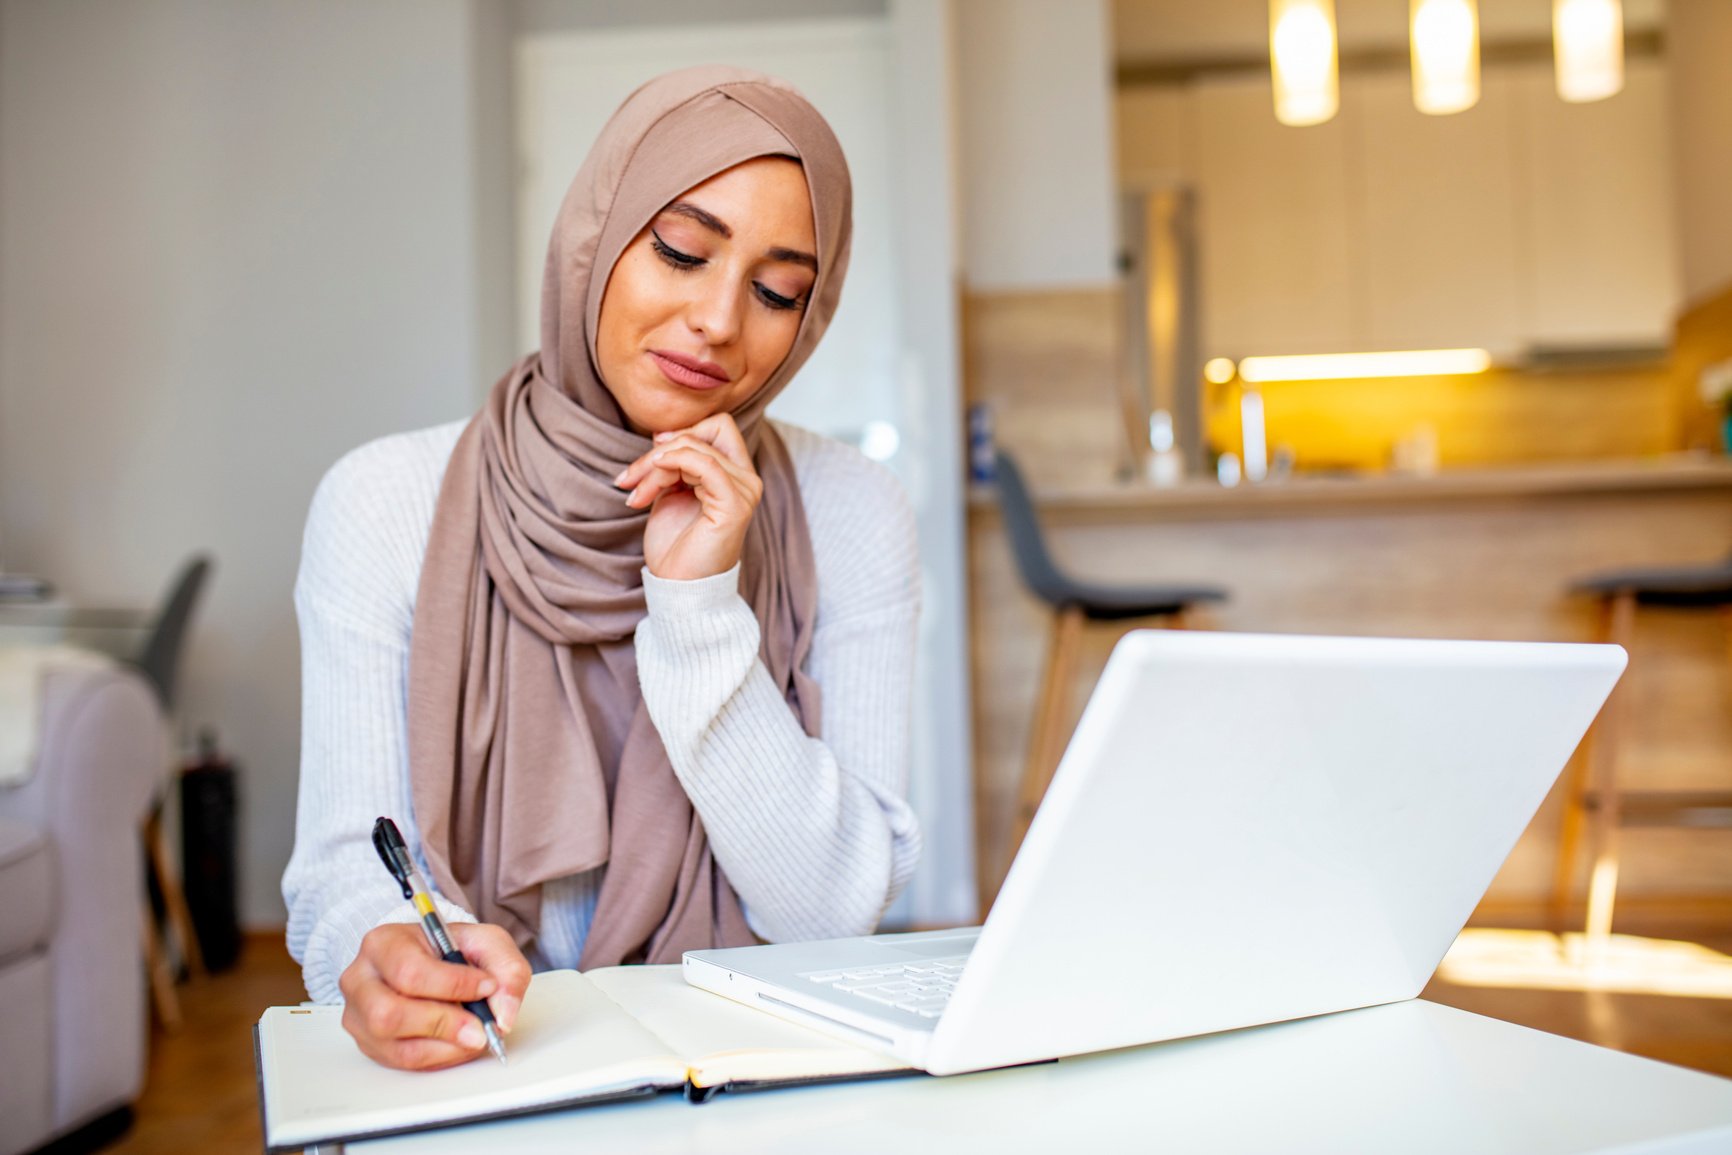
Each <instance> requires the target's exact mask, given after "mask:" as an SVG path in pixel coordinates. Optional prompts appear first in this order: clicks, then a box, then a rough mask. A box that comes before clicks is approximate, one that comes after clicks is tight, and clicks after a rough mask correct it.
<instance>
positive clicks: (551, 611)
mask: <svg viewBox="0 0 1732 1155" xmlns="http://www.w3.org/2000/svg"><path fill="white" fill-rule="evenodd" d="M766 155H780V156H788V157H793V158H795V159H797V160H798V161H799V162H800V164H801V165H802V167H803V168H804V171H805V175H806V183H807V188H808V189H809V191H810V194H811V200H812V212H813V223H814V226H815V232H816V236H817V242H818V262H819V273H818V278H817V281H816V283H815V284H814V285H813V288H812V291H811V294H810V297H809V299H808V303H807V306H806V310H805V314H804V316H803V318H802V320H801V324H800V329H799V333H798V335H797V336H796V338H795V341H794V346H793V348H792V350H791V351H790V352H789V354H788V357H787V359H786V360H785V361H784V362H783V363H782V365H781V366H780V367H779V368H778V369H777V370H776V372H775V373H774V374H773V375H772V376H771V377H770V379H769V381H768V382H767V383H766V384H765V386H764V388H763V389H762V390H760V391H759V392H758V393H757V394H756V395H755V396H753V397H752V399H751V400H750V401H749V402H747V404H746V405H744V406H743V407H741V408H740V409H739V410H737V411H736V412H735V413H734V418H735V420H736V422H737V423H738V424H739V426H740V430H741V432H742V433H743V434H744V436H745V439H746V444H747V445H748V447H750V448H751V449H752V453H753V459H754V462H755V464H756V467H757V470H758V473H759V475H760V476H761V477H762V478H763V481H764V496H763V498H762V500H761V502H760V504H759V506H758V510H757V512H756V514H755V515H754V517H753V519H752V524H751V526H750V528H749V530H748V533H747V536H746V542H745V551H744V555H743V557H742V560H741V575H740V592H741V595H742V596H743V597H744V598H745V600H746V602H747V604H748V605H750V606H751V608H752V612H753V613H754V614H755V615H756V616H757V619H758V624H759V637H760V643H759V645H760V655H761V657H762V658H763V661H764V664H765V666H766V668H767V669H768V670H769V673H770V676H771V678H772V679H773V680H774V682H775V683H776V685H778V686H779V687H781V689H782V690H783V692H784V694H785V695H786V697H787V701H788V704H789V706H790V708H791V709H792V710H793V711H794V712H795V715H796V716H797V717H798V718H799V720H800V722H801V724H802V726H803V727H804V728H805V730H806V732H807V733H808V734H812V735H814V736H816V735H817V734H818V732H819V701H818V693H817V687H816V686H815V685H814V684H813V683H812V682H811V681H810V680H809V679H807V677H806V676H805V674H804V672H803V669H804V664H805V659H806V654H807V650H808V649H809V647H810V645H811V637H812V629H813V619H814V617H815V616H816V606H817V577H816V573H815V567H814V563H813V560H812V544H811V539H810V537H809V535H808V532H807V527H806V517H805V511H804V509H803V507H802V506H801V503H800V493H799V488H798V485H797V483H796V479H795V476H794V470H793V466H792V463H791V462H790V460H789V457H788V453H787V450H786V447H785V446H783V444H782V442H781V439H780V438H779V437H778V436H777V435H776V433H775V430H774V429H773V428H772V427H771V426H770V425H769V424H768V422H766V421H765V420H764V410H765V409H766V407H767V406H768V405H769V403H770V401H771V400H772V399H773V398H774V397H775V395H776V394H777V393H779V392H781V390H782V389H783V388H784V387H785V386H786V385H787V383H788V381H789V380H790V379H791V378H792V377H793V376H794V374H795V373H796V372H797V371H798V370H799V368H800V366H801V365H802V364H804V363H805V361H806V358H807V357H808V356H810V354H811V352H812V349H813V347H814V346H816V345H817V343H818V340H819V338H820V337H821V336H822V335H823V333H824V330H825V328H826V327H827V326H828V324H829V322H830V318H831V316H832V315H833V314H834V312H835V308H836V303H837V300H838V298H839V297H840V294H841V289H842V280H843V275H844V273H845V272H846V270H847V265H848V253H849V240H850V230H851V215H852V214H851V192H850V186H849V178H848V168H847V163H846V161H845V160H844V159H843V155H842V150H841V147H840V145H838V143H837V142H836V138H835V136H834V135H833V134H832V132H831V131H830V128H829V126H828V125H827V124H826V123H825V122H824V120H823V118H822V117H820V116H819V115H818V112H817V110H815V109H814V108H813V107H812V106H811V105H810V104H809V103H807V102H806V100H805V99H804V98H803V97H802V96H800V94H799V93H798V92H796V91H794V90H793V89H792V88H790V87H789V86H787V85H786V84H784V83H782V82H781V81H778V80H774V79H771V78H769V77H765V76H760V75H757V74H755V73H749V72H743V71H741V70H738V69H732V68H720V67H707V68H696V69H686V70H683V71H679V72H674V73H669V74H667V75H665V76H662V77H659V78H658V79H656V80H653V81H651V82H650V83H648V84H646V85H644V86H643V87H642V88H640V89H638V90H637V91H636V92H635V93H633V94H632V95H631V96H630V97H628V98H627V100H626V101H625V103H624V104H623V105H621V106H620V108H619V110H618V111H617V112H615V113H614V115H613V117H612V119H611V120H609V121H608V123H607V125H606V127H605V128H603V129H602V132H601V135H600V136H599V137H598V138H597V140H596V143H595V145H594V147H593V148H592V149H591V151H590V154H589V157H588V159H586V160H585V162H584V164H583V167H582V168H581V169H580V170H579V171H578V174H577V177H576V179H575V180H574V181H573V182H572V185H571V188H570V190H569V191H568V192H567V193H566V196H565V200H564V202H563V204H562V205H561V207H560V210H559V215H558V218H557V220H556V222H555V224H554V229H553V237H552V240H551V241H550V242H549V245H548V254H547V270H546V274H545V278H544V280H543V284H542V306H541V310H542V320H541V349H540V351H539V352H537V353H532V354H530V355H528V356H527V357H525V358H523V359H522V360H520V361H518V362H517V363H516V364H515V365H513V366H512V367H511V369H510V370H509V371H508V372H507V373H506V375H505V376H504V377H503V378H501V379H500V380H499V382H498V383H497V384H496V385H494V387H493V389H492V392H491V393H490V394H489V396H488V399H487V403H486V405H485V406H484V407H483V408H482V410H481V412H480V413H478V414H477V415H476V416H475V418H474V420H472V421H471V422H470V423H469V426H468V427H467V428H466V429H465V430H464V432H463V434H462V436H461V438H460V439H459V440H458V443H457V447H456V450H455V452H454V453H453V454H452V458H451V463H450V465H449V466H448V468H447V470H446V474H445V478H444V481H443V483H442V485H441V488H440V491H439V500H438V505H437V506H436V508H435V512H434V516H433V526H432V530H431V533H430V536H429V540H428V543H427V552H426V556H425V558H424V560H423V563H422V570H421V580H420V588H419V592H418V594H417V599H416V605H415V621H414V634H413V638H412V642H411V646H410V656H409V701H408V725H409V767H410V779H411V787H412V793H413V798H414V807H415V817H416V822H417V825H418V826H419V827H420V832H421V840H422V849H423V852H424V853H425V855H426V859H427V865H428V867H429V869H430V870H431V872H432V874H433V877H434V880H435V884H436V885H437V886H438V887H439V889H440V890H441V891H442V892H443V893H444V894H445V895H446V896H447V897H449V898H451V899H452V900H453V901H455V902H459V903H462V904H463V905H465V906H466V907H467V908H468V909H470V910H472V911H474V912H475V914H476V915H477V917H479V918H481V919H482V920H483V921H486V922H494V923H498V924H499V925H501V926H503V927H505V928H506V929H507V930H508V931H510V932H511V934H512V936H513V937H514V938H515V939H516V940H517V942H518V943H519V945H527V944H529V943H530V942H531V940H533V939H534V937H535V935H536V933H537V931H538V929H539V926H540V920H541V901H542V887H543V885H544V884H546V883H548V882H550V881H552V880H553V879H557V878H561V877H563V876H566V875H570V874H577V873H580V872H583V871H588V870H593V869H595V868H597V867H600V866H603V865H606V867H607V872H606V874H605V876H604V879H603V882H602V886H601V891H600V895H599V897H598V900H597V905H596V909H595V913H594V916H593V918H592V920H591V924H590V928H589V935H588V938H587V940H586V942H585V945H584V949H583V956H582V958H581V959H580V960H579V966H580V967H582V968H584V969H588V968H591V967H597V966H610V965H615V964H618V963H627V962H677V961H678V960H679V957H680V953H681V952H682V951H685V950H690V949H695V948H701V947H711V946H732V945H740V944H744V943H749V942H751V941H753V938H752V935H751V932H750V931H749V930H748V929H747V926H746V922H745V918H744V916H743V914H742V912H741V909H740V902H739V899H738V897H737V896H736V895H735V893H734V891H733V888H732V887H731V886H730V885H729V883H728V880H727V878H726V876H725V875H724V873H723V871H722V869H721V866H720V865H719V864H718V863H717V862H716V861H715V859H714V857H713V855H712V854H711V853H710V848H709V843H708V840H707V838H706V837H705V834H704V827H703V823H702V821H701V820H700V819H699V818H698V816H697V814H696V813H694V811H693V810H692V806H691V803H690V802H689V801H688V800H687V798H686V795H685V791H684V790H683V788H682V787H681V786H680V784H679V781H678V779H677V778H676V777H675V776H674V772H673V768H672V766H671V765H670V764H669V762H668V756H667V752H666V750H665V749H664V747H663V745H662V742H661V738H660V736H659V735H658V734H657V733H656V730H655V727H654V725H653V724H652V723H651V721H650V718H649V715H648V712H647V711H646V709H645V707H644V703H643V697H642V694H641V693H640V691H639V688H638V680H637V663H636V655H635V651H634V649H633V644H632V635H633V631H634V630H635V628H636V626H637V624H638V622H639V621H640V620H642V618H643V616H644V613H645V604H644V591H643V586H642V579H641V577H640V574H641V567H642V566H643V560H644V559H643V531H644V523H645V521H646V519H647V517H648V513H647V511H641V510H633V509H628V508H627V507H626V505H625V495H624V494H623V493H621V492H620V491H619V490H618V489H616V488H614V485H613V478H614V477H615V476H616V475H617V474H618V473H619V471H620V470H622V469H623V468H625V466H626V465H628V464H629V463H630V462H632V461H633V460H635V459H636V458H637V457H639V456H641V455H642V454H643V453H645V452H647V451H648V450H649V448H650V442H649V440H648V439H647V438H645V437H642V436H640V435H638V434H636V433H634V432H632V430H631V429H630V428H629V427H628V426H627V424H626V422H625V418H624V416H623V414H622V413H621V411H620V409H619V407H618V405H617V404H616V403H615V402H614V399H613V396H612V395H611V394H610V393H609V392H608V390H607V386H606V385H605V384H604V383H603V382H602V380H601V378H600V377H599V375H598V374H597V371H596V362H597V358H596V345H595V342H596V330H597V321H598V318H599V315H600V311H601V298H602V294H603V292H604V290H605V289H606V287H607V279H608V275H609V274H610V273H611V271H612V269H613V266H614V262H615V261H617V260H618V259H619V257H620V254H621V253H622V252H623V251H624V250H625V248H626V246H627V245H629V244H630V243H631V241H632V240H633V239H634V238H635V237H637V235H638V234H639V233H640V232H641V231H642V230H643V229H644V228H645V227H646V226H647V225H648V224H649V223H650V222H651V221H652V220H653V219H654V217H655V215H656V213H658V212H659V211H660V210H661V209H662V208H663V207H664V206H665V205H667V204H668V203H669V202H671V201H673V200H674V199H676V198H677V197H678V196H679V195H680V194H681V193H683V192H685V191H686V190H688V189H690V188H692V187H693V186H694V185H698V184H701V183H702V182H703V181H705V180H707V179H709V178H710V177H712V176H714V175H716V174H718V173H720V172H723V171H725V170H726V169H729V168H732V167H733V166H734V165H737V164H740V163H741V162H743V161H746V160H750V159H752V158H754V157H759V156H766Z"/></svg>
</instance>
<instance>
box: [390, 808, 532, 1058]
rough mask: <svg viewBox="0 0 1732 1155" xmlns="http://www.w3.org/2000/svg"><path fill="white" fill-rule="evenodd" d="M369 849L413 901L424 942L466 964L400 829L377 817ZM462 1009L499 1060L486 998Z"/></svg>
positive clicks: (501, 1044) (501, 1053) (500, 1045)
mask: <svg viewBox="0 0 1732 1155" xmlns="http://www.w3.org/2000/svg"><path fill="white" fill-rule="evenodd" d="M373 849H374V850H377V851H378V852H379V857H380V858H381V859H383V860H384V862H385V868H386V869H387V870H389V871H390V872H391V877H392V878H394V879H396V880H397V885H398V886H400V887H402V888H403V897H404V898H406V899H408V900H409V901H410V902H412V903H414V904H415V911H416V913H417V914H419V915H420V916H421V929H422V930H424V931H426V932H427V941H428V942H429V943H431V944H432V945H433V953H434V954H437V955H438V956H439V957H440V958H442V959H444V960H445V961H446V962H448V963H456V964H457V965H458V966H468V965H469V960H468V959H466V958H464V957H463V952H462V951H460V950H458V949H457V947H456V946H455V945H454V944H453V943H452V941H451V932H450V931H448V930H446V929H445V920H444V919H442V918H440V917H439V908H438V907H437V906H435V905H434V904H433V896H432V895H431V894H429V893H428V891H427V883H426V882H425V881H424V880H423V879H422V878H421V872H420V871H418V870H416V869H415V860H414V859H412V858H410V857H409V847H408V846H407V845H405V844H404V842H403V835H402V832H400V831H399V830H398V829H397V824H396V823H395V822H392V821H391V820H390V819H389V818H380V819H379V820H378V821H377V822H375V823H373ZM463 1009H464V1010H466V1011H468V1012H469V1013H470V1014H472V1015H474V1016H475V1017H476V1018H478V1019H480V1020H481V1029H482V1030H483V1031H485V1032H486V1033H487V1049H488V1050H490V1051H492V1052H493V1057H494V1058H496V1059H498V1060H499V1061H500V1062H501V1063H503V1062H504V1061H505V1040H503V1039H501V1038H500V1037H499V1024H498V1023H496V1022H495V1021H494V1019H493V1010H492V1008H490V1007H489V1006H488V1005H487V1000H486V999H477V1000H475V1001H474V1002H472V1003H464V1004H463Z"/></svg>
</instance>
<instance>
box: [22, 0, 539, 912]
mask: <svg viewBox="0 0 1732 1155" xmlns="http://www.w3.org/2000/svg"><path fill="white" fill-rule="evenodd" d="M483 8H485V3H484V0H368V2H367V3H364V4H353V3H346V2H341V0H322V2H319V3H308V2H305V0H254V2H252V3H247V4H231V3H226V2H223V0H150V2H149V3H133V2H130V0H107V2H88V3H54V4H44V3H36V2H32V0H0V204H4V206H5V209H4V213H3V214H0V541H3V542H4V547H5V561H6V564H7V565H8V567H10V568H15V569H20V570H27V571H32V572H36V573H40V574H43V575H45V576H47V577H49V578H51V579H52V580H54V581H55V582H56V583H57V584H58V585H59V586H60V587H61V589H62V590H63V591H64V592H65V593H66V594H67V595H68V596H69V597H71V598H72V599H74V600H76V601H78V602H81V603H87V604H93V605H140V606H142V605H149V604H151V603H153V602H154V601H155V600H156V598H157V597H158V595H159V593H160V591H161V588H162V586H163V584H164V583H165V582H166V581H167V579H168V577H169V575H170V573H171V571H172V570H173V569H174V568H175V567H176V565H177V564H178V563H179V562H180V561H181V560H182V559H183V558H184V557H185V556H186V555H187V554H189V553H191V552H192V551H194V550H199V549H207V550H210V551H211V552H213V553H214V554H215V556H216V559H217V568H216V573H215V579H214V584H213V586H212V587H211V591H210V598H209V600H208V602H207V603H206V605H205V607H204V609H203V612H202V613H201V615H200V618H199V620H198V621H197V622H196V624H195V629H194V632H193V635H192V648H191V651H190V654H189V660H188V662H187V665H186V666H185V677H186V684H185V686H184V689H183V708H182V716H183V719H184V721H185V722H187V723H189V724H193V725H196V724H200V723H204V722H207V721H214V722H218V723H220V724H221V726H222V728H223V733H224V737H225V739H226V741H227V743H228V744H229V746H230V747H232V749H233V750H234V751H235V753H236V755H237V756H238V757H239V758H240V759H241V761H242V763H243V766H244V777H243V778H242V780H241V790H242V807H243V810H244V824H243V834H242V837H243V842H242V846H243V848H244V853H245V860H244V862H243V864H242V865H243V873H242V912H243V917H244V918H245V919H246V920H247V921H248V922H249V923H252V924H271V923H277V922H280V921H281V918H282V913H283V912H282V906H281V900H280V898H279V896H278V892H277V887H278V881H279V877H280V874H281V869H282V865H283V863H284V862H285V861H286V860H287V857H288V851H289V845H290V840H291V838H292V835H293V820H292V819H293V813H294V805H295V783H296V778H297V759H298V747H299V736H298V719H299V687H298V674H299V660H298V653H297V642H296V634H295V622H294V616H293V611H292V606H291V602H290V594H291V588H292V584H293V580H294V573H295V568H296V564H297V561H298V557H299V546H300V533H301V527H302V523H303V520H304V517H305V514H306V507H307V501H308V498H309V497H310V496H311V494H312V491H313V487H314V485H315V484H316V482H317V480H318V478H319V476H320V474H321V473H322V472H323V471H324V469H325V468H326V467H327V466H328V465H329V464H330V463H331V462H332V461H333V460H335V459H336V458H337V457H338V456H339V455H340V454H341V453H342V452H344V451H345V450H347V449H349V448H350V447H352V446H354V445H356V444H358V443H360V442H361V441H363V440H366V439H368V438H371V437H373V436H376V435H379V434H383V433H387V432H390V431H393V430H400V429H409V428H414V427H416V426H422V425H427V424H431V423H434V422H437V421H443V420H448V419H452V418H456V417H460V416H463V415H465V414H467V413H468V412H470V410H471V409H472V408H473V405H474V402H475V400H476V398H477V397H478V396H479V393H480V390H481V389H482V388H484V387H485V384H486V383H487V382H489V381H491V376H485V377H483V378H482V379H481V380H480V381H478V380H477V374H478V373H479V372H480V367H481V366H482V365H483V364H486V365H488V366H490V372H491V373H497V372H498V368H497V363H498V362H499V361H500V359H501V357H502V355H504V352H503V351H504V350H506V349H508V347H509V343H510V341H509V328H508V327H507V328H505V329H503V330H501V329H500V328H499V327H498V325H499V322H500V321H502V320H503V321H504V322H505V323H506V325H507V326H508V324H509V314H510V309H509V303H508V302H507V303H506V305H505V307H504V308H503V309H502V310H497V316H496V317H495V319H494V322H493V325H494V328H493V329H492V330H490V331H488V332H483V331H482V322H481V320H480V317H479V313H480V309H479V306H478V298H479V296H480V295H481V289H480V286H482V285H483V284H485V283H486V278H487V276H488V275H489V274H488V272H487V270H486V268H484V265H485V262H484V261H483V259H482V257H481V255H480V252H481V249H482V248H483V245H482V244H481V237H482V236H483V234H484V233H487V232H489V228H490V229H491V232H492V233H495V234H496V233H497V232H498V231H499V224H498V220H497V215H498V213H499V211H500V209H499V208H498V204H497V202H498V200H499V197H498V196H497V195H493V196H491V198H489V197H487V196H484V194H483V189H484V187H485V186H486V185H487V184H488V180H489V178H488V177H487V175H486V174H487V172H488V171H491V170H484V169H482V168H481V167H480V166H478V164H477V155H478V148H477V145H476V143H475V140H474V137H475V135H476V133H477V131H479V129H480V127H481V126H482V125H483V124H484V123H485V120H486V117H485V114H484V112H483V111H481V110H478V107H477V104H476V102H475V100H474V99H473V95H472V89H473V86H474V80H475V69H476V68H477V59H476V56H475V52H474V51H473V50H474V49H475V47H476V45H477V44H478V43H480V41H479V40H478V36H479V35H480V34H479V32H478V31H477V29H478V28H480V27H482V25H483V24H484V22H485V21H486V20H487V19H489V18H488V17H486V16H485V15H483V14H482V11H481V10H482V9H483ZM478 22H481V23H478ZM492 115H493V116H495V117H497V116H498V110H497V108H495V109H494V111H493V113H492ZM489 163H490V164H491V165H494V166H502V164H503V162H502V161H500V160H499V159H498V158H497V157H495V158H493V159H492V160H490V162H489ZM501 176H502V178H503V177H504V176H505V173H504V172H503V171H502V172H501ZM506 189H507V191H506V193H505V196H506V198H507V199H508V197H509V191H508V190H509V185H507V186H506ZM484 201H487V202H489V203H492V204H493V207H492V208H491V209H488V208H487V206H486V204H484ZM487 211H491V212H492V213H493V214H494V216H495V220H494V222H493V224H492V225H491V226H490V227H489V226H485V225H484V223H483V222H482V221H481V219H480V218H481V216H482V214H483V213H484V212H487ZM509 235H510V234H509V225H508V224H507V225H506V226H505V230H504V236H505V238H506V243H507V244H509ZM505 253H506V255H505V258H504V259H505V262H506V265H505V270H506V272H505V277H504V283H505V284H506V291H507V292H508V291H509V249H508V248H507V249H506V250H505ZM491 276H493V277H494V278H495V279H496V280H497V279H498V277H499V270H498V268H494V269H493V271H492V273H491Z"/></svg>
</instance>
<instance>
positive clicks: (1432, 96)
mask: <svg viewBox="0 0 1732 1155" xmlns="http://www.w3.org/2000/svg"><path fill="white" fill-rule="evenodd" d="M1408 11H1409V13H1410V15H1411V17H1412V33H1411V37H1412V44H1413V105H1414V107H1415V108H1417V109H1419V111H1421V112H1424V113H1428V114H1430V115H1432V116H1442V115H1444V114H1446V113H1451V112H1462V111H1464V110H1466V109H1469V108H1472V107H1473V106H1474V105H1475V104H1476V103H1478V101H1479V6H1478V5H1477V4H1476V3H1475V2H1474V0H1412V3H1411V6H1410V7H1409V9H1408Z"/></svg>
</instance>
